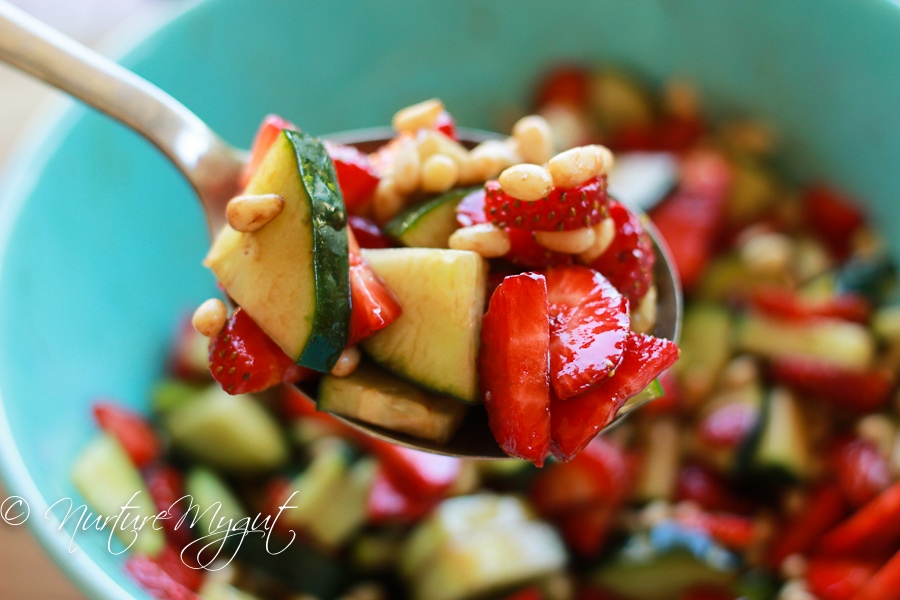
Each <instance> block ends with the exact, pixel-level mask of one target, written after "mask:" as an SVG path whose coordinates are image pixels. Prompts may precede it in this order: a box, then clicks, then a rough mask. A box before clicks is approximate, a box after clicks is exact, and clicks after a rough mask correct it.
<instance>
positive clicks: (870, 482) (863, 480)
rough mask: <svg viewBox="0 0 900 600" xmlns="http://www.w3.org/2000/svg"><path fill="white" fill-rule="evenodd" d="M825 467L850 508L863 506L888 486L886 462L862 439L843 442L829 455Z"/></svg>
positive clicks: (888, 468) (873, 447) (871, 445)
mask: <svg viewBox="0 0 900 600" xmlns="http://www.w3.org/2000/svg"><path fill="white" fill-rule="evenodd" d="M828 464H829V465H830V466H831V469H832V471H833V472H834V473H835V475H837V481H838V485H839V486H840V488H841V491H842V492H844V497H845V498H846V499H847V501H848V502H849V503H850V504H851V505H852V506H862V505H863V504H865V503H866V502H868V501H869V500H872V499H873V498H874V497H875V496H877V495H878V494H880V493H881V492H883V491H884V490H885V489H887V487H888V486H889V485H890V484H891V480H892V477H891V469H890V466H889V465H888V462H887V459H885V457H884V456H883V455H882V454H881V452H879V451H878V448H876V447H875V444H873V443H872V442H870V441H869V440H865V439H862V438H855V439H843V440H840V441H838V442H837V443H836V444H835V447H834V448H833V449H832V451H831V452H830V453H829V454H828Z"/></svg>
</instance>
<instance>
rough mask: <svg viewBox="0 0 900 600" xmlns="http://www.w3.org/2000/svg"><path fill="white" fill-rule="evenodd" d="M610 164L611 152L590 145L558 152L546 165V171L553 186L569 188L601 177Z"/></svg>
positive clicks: (604, 148)
mask: <svg viewBox="0 0 900 600" xmlns="http://www.w3.org/2000/svg"><path fill="white" fill-rule="evenodd" d="M612 163H613V159H612V152H610V151H609V149H608V148H606V147H604V146H598V145H596V144H592V145H590V146H579V147H577V148H571V149H569V150H566V151H565V152H560V153H559V154H557V155H556V156H554V157H553V158H551V159H550V161H549V162H548V163H547V170H548V171H550V175H551V177H553V183H554V185H556V186H559V187H564V188H571V187H575V186H577V185H581V184H582V183H584V182H585V181H587V180H589V179H592V178H594V177H597V176H599V175H603V174H604V173H606V172H607V170H608V169H609V168H610V167H612Z"/></svg>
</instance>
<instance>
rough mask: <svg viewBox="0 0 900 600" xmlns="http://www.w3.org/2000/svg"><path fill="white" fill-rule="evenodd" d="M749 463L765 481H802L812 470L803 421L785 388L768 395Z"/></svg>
mask: <svg viewBox="0 0 900 600" xmlns="http://www.w3.org/2000/svg"><path fill="white" fill-rule="evenodd" d="M752 460H753V464H752V468H753V469H754V470H755V471H757V472H758V473H759V474H761V475H763V476H764V477H765V478H766V479H770V478H772V477H777V478H779V479H785V478H786V479H788V480H791V481H802V480H804V479H806V478H807V477H808V476H809V474H810V472H811V470H812V450H811V446H810V440H809V433H808V431H807V427H806V418H805V417H804V415H803V412H802V409H801V407H800V405H799V402H798V401H797V399H796V398H795V397H794V395H793V394H792V393H791V392H790V391H789V390H788V389H787V388H781V387H777V388H774V389H772V390H771V391H770V392H769V396H768V398H767V399H766V405H765V410H764V415H763V425H762V429H761V431H760V434H759V439H758V440H757V443H756V448H755V450H754V452H753V458H752Z"/></svg>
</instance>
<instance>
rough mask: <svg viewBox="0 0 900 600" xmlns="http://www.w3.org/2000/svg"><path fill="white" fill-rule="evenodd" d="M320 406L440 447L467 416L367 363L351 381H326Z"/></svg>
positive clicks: (449, 400) (449, 403)
mask: <svg viewBox="0 0 900 600" xmlns="http://www.w3.org/2000/svg"><path fill="white" fill-rule="evenodd" d="M317 405H318V408H319V410H323V411H327V412H331V413H335V414H338V415H343V416H345V417H351V418H354V419H359V420H360V421H365V422H366V423H371V424H373V425H378V426H379V427H384V428H385V429H390V430H392V431H399V432H401V433H406V434H408V435H411V436H414V437H417V438H422V439H426V440H431V441H433V442H436V443H438V444H445V443H447V442H448V441H450V438H452V437H453V434H455V433H456V430H457V429H458V428H459V426H460V424H461V423H462V420H463V417H464V416H465V414H466V406H465V405H464V404H461V403H459V402H457V401H455V400H454V399H452V398H448V397H446V396H438V395H436V394H431V393H429V392H427V391H425V390H423V389H421V388H418V387H416V386H415V385H413V384H411V383H407V382H406V381H403V380H401V379H398V378H397V377H395V376H394V375H392V374H391V373H388V372H387V371H385V370H383V369H380V368H378V367H376V366H374V365H371V364H368V363H366V362H363V363H361V364H360V365H359V366H358V367H357V369H356V370H355V371H354V372H353V373H352V374H351V375H349V376H348V377H335V376H333V375H326V376H325V377H323V378H322V381H321V383H320V384H319V393H318V400H317Z"/></svg>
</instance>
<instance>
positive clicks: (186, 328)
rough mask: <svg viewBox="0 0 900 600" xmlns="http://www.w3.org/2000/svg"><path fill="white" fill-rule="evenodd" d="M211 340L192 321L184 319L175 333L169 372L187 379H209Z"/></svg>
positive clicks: (187, 318)
mask: <svg viewBox="0 0 900 600" xmlns="http://www.w3.org/2000/svg"><path fill="white" fill-rule="evenodd" d="M208 354H209V340H208V339H206V338H205V337H203V336H202V335H201V334H200V333H199V332H198V331H197V330H196V329H195V328H194V325H193V324H192V323H191V318H190V316H188V317H186V318H185V319H183V320H182V321H181V322H180V323H179V325H178V331H177V332H176V333H175V341H174V343H173V344H172V351H171V353H170V354H169V358H168V369H169V372H170V373H171V374H172V375H173V376H174V377H176V378H178V379H183V380H186V381H209V357H208V356H207V355H208Z"/></svg>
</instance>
